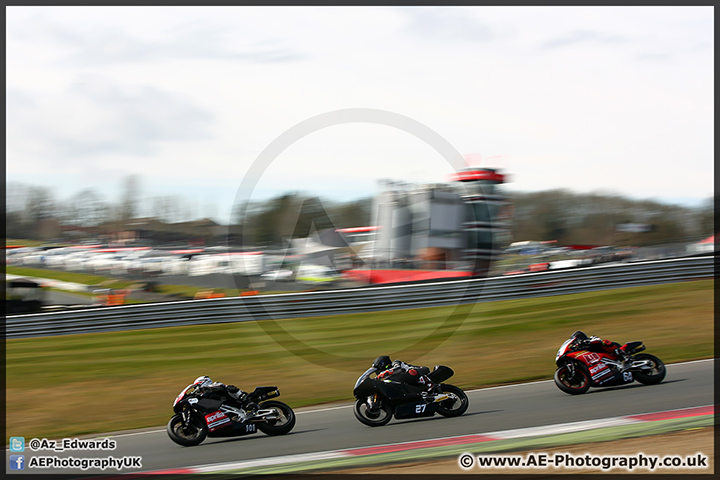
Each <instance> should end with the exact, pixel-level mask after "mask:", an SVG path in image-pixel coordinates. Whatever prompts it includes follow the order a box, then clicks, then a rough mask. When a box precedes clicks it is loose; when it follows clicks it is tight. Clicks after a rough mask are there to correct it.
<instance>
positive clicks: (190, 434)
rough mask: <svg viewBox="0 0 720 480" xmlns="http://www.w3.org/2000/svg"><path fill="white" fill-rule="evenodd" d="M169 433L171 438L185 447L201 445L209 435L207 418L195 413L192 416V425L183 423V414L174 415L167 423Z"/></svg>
mask: <svg viewBox="0 0 720 480" xmlns="http://www.w3.org/2000/svg"><path fill="white" fill-rule="evenodd" d="M167 433H168V436H169V437H170V439H171V440H172V441H173V442H175V443H177V444H178V445H182V446H183V447H194V446H195V445H200V444H201V443H202V442H203V440H205V437H207V433H208V428H207V424H206V423H205V420H204V419H202V418H199V417H196V416H195V415H193V416H192V417H191V418H190V425H189V426H186V425H184V423H183V417H182V414H180V413H178V414H176V415H173V416H172V418H171V419H170V421H169V422H168V424H167Z"/></svg>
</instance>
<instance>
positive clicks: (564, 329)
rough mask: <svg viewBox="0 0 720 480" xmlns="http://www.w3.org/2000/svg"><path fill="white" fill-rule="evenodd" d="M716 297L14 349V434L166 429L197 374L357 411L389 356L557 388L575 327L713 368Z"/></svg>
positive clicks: (299, 324)
mask: <svg viewBox="0 0 720 480" xmlns="http://www.w3.org/2000/svg"><path fill="white" fill-rule="evenodd" d="M713 285H714V283H713V280H699V281H691V282H681V283H675V284H666V285H657V286H649V287H635V288H627V289H616V290H608V291H600V292H590V293H582V294H574V295H562V296H554V297H543V298H534V299H524V300H507V301H501V302H491V303H479V304H475V305H463V306H459V307H457V308H453V307H440V308H423V309H412V310H399V311H391V312H377V313H367V314H351V315H336V316H327V317H315V318H303V319H287V320H279V321H276V322H273V321H268V320H262V321H258V322H240V323H233V324H216V325H203V326H188V327H168V328H162V329H147V330H134V331H124V332H111V333H95V334H85V335H69V336H61V337H47V338H35V339H14V340H8V341H6V354H7V366H6V378H7V390H6V392H7V425H8V432H9V435H23V436H26V437H28V436H29V437H58V436H67V435H80V434H88V433H99V432H108V431H117V430H125V429H131V428H140V427H149V426H158V425H162V424H164V423H165V422H167V420H168V419H169V417H170V415H171V413H172V411H171V405H172V400H173V399H174V398H175V396H176V395H177V393H178V392H179V391H180V390H181V389H182V388H183V387H184V386H185V385H187V384H188V383H190V382H191V381H192V380H193V379H194V378H195V377H197V376H199V375H210V376H211V377H212V378H213V379H216V380H220V381H224V382H226V383H234V384H236V385H238V386H239V387H240V388H243V389H245V390H250V389H252V388H254V387H255V386H258V385H278V386H279V387H280V391H281V392H282V398H281V399H282V400H285V401H287V402H288V403H289V404H290V405H292V406H295V407H297V406H302V405H310V404H317V403H321V402H330V401H349V400H351V399H352V385H353V383H354V381H355V379H356V378H357V376H358V375H359V374H360V373H362V372H363V371H364V370H365V369H366V368H367V367H368V366H369V365H370V363H371V362H372V360H373V359H374V358H375V357H376V356H378V355H382V354H389V355H391V356H392V358H393V359H394V358H401V359H402V360H405V361H407V362H412V363H419V364H425V365H431V366H432V365H436V364H445V365H449V366H451V367H452V368H453V369H454V370H455V372H456V374H455V377H453V379H452V380H451V382H452V383H454V384H456V385H458V386H460V387H463V388H473V387H481V386H487V385H497V384H503V383H512V382H519V381H526V380H536V379H548V378H552V374H553V372H554V361H553V360H554V357H555V352H556V350H557V348H558V347H559V346H560V344H561V343H562V342H563V341H564V340H565V339H566V338H567V337H568V336H569V335H570V334H571V333H572V332H574V331H575V330H578V329H581V330H583V331H585V332H586V333H588V334H591V335H592V334H594V335H598V336H601V337H603V338H610V339H612V340H615V341H619V342H626V341H633V340H641V341H643V342H645V344H646V346H647V348H648V352H650V353H653V354H655V355H657V356H659V357H660V358H662V359H663V360H664V361H665V362H667V363H671V362H677V361H684V360H694V359H701V358H711V357H712V356H713V353H714V344H713V338H714V337H713V310H714V303H713V300H714V291H713ZM278 342H280V343H282V345H280V344H279V343H278ZM286 348H287V349H289V350H290V351H291V352H292V353H290V352H289V351H288V350H286ZM27 412H32V414H27Z"/></svg>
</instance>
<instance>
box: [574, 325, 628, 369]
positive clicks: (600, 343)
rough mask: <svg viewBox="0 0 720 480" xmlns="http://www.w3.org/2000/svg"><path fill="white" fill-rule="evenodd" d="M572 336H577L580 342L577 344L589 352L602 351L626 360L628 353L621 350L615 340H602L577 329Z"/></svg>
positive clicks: (623, 360)
mask: <svg viewBox="0 0 720 480" xmlns="http://www.w3.org/2000/svg"><path fill="white" fill-rule="evenodd" d="M573 336H574V337H575V338H577V339H578V340H579V341H580V342H579V344H580V345H581V346H583V347H585V348H587V349H588V350H590V351H591V352H598V353H600V352H604V353H611V354H614V355H616V356H617V358H618V359H619V360H620V361H622V362H625V361H627V360H628V358H629V357H628V355H627V354H626V353H625V352H624V351H623V349H622V347H621V346H620V344H619V343H617V342H611V341H610V340H603V339H602V338H600V337H596V336H594V335H593V336H592V337H588V336H587V335H585V333H583V332H581V331H580V330H578V331H577V332H575V333H573Z"/></svg>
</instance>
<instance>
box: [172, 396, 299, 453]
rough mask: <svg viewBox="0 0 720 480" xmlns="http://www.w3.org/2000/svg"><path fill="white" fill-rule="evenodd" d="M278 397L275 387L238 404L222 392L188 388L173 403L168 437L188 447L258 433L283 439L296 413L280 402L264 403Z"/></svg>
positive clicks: (291, 426)
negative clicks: (209, 439) (209, 438)
mask: <svg viewBox="0 0 720 480" xmlns="http://www.w3.org/2000/svg"><path fill="white" fill-rule="evenodd" d="M278 395H280V391H279V390H278V388H277V387H257V388H255V390H253V391H252V392H250V393H249V394H247V395H246V396H245V397H244V398H243V399H242V400H241V401H238V400H235V399H233V398H231V397H230V396H229V395H227V393H226V392H223V391H217V390H216V391H207V390H203V389H202V388H198V386H197V385H195V384H192V385H188V386H187V387H185V389H184V390H183V391H182V392H180V394H179V395H178V396H177V398H176V399H175V402H173V410H174V411H175V415H173V417H172V418H171V419H170V421H169V422H168V425H167V433H168V436H169V437H170V438H171V439H172V441H173V442H175V443H177V444H178V445H182V446H184V447H190V446H194V445H199V444H200V443H202V441H203V440H205V437H234V436H240V435H249V434H251V433H255V432H257V431H258V430H260V431H261V432H263V433H265V434H267V435H284V434H286V433H288V432H290V430H292V429H293V427H294V426H295V412H293V410H292V408H290V407H289V406H288V405H286V404H284V403H283V402H278V401H276V400H268V401H265V400H267V399H269V398H274V397H277V396H278ZM261 402H262V403H261Z"/></svg>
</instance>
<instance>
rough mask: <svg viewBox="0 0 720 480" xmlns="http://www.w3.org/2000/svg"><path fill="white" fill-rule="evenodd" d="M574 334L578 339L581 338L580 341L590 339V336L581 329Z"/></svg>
mask: <svg viewBox="0 0 720 480" xmlns="http://www.w3.org/2000/svg"><path fill="white" fill-rule="evenodd" d="M572 336H573V337H575V338H577V339H578V340H580V341H583V340H587V339H588V336H587V335H585V334H584V333H583V332H581V331H580V330H578V331H577V332H575V333H573V334H572Z"/></svg>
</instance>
